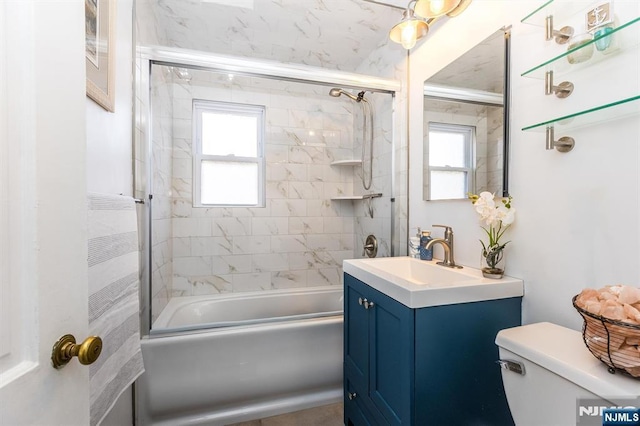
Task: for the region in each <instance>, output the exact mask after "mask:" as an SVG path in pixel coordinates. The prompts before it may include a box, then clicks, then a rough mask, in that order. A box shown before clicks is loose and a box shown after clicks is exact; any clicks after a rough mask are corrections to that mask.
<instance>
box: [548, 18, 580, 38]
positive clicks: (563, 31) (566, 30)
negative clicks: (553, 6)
mask: <svg viewBox="0 0 640 426" xmlns="http://www.w3.org/2000/svg"><path fill="white" fill-rule="evenodd" d="M544 30H545V40H551V39H555V41H556V43H558V44H565V43H566V42H568V41H569V39H570V38H571V36H572V35H573V27H570V26H566V27H562V28H560V29H559V30H554V29H553V15H549V16H547V17H546V18H545V20H544Z"/></svg>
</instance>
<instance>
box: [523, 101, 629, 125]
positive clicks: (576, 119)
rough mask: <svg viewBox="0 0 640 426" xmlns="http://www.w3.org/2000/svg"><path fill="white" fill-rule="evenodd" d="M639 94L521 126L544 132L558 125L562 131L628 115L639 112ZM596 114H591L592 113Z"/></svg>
mask: <svg viewBox="0 0 640 426" xmlns="http://www.w3.org/2000/svg"><path fill="white" fill-rule="evenodd" d="M638 100H640V95H636V96H632V97H630V98H626V99H622V100H620V101H616V102H612V103H609V104H605V105H600V106H597V107H594V108H590V109H586V110H584V111H580V112H576V113H575V114H569V115H565V116H564V117H558V118H554V119H553V120H548V121H543V122H542V123H537V124H532V125H530V126H527V127H523V128H522V130H523V131H533V132H545V131H546V129H547V127H556V126H558V127H560V128H561V129H562V131H563V132H564V131H568V130H571V129H578V128H581V127H588V126H592V125H596V124H598V123H602V122H605V121H613V120H617V119H620V118H624V117H628V116H631V115H635V114H639V113H640V102H637V101H638ZM596 112H597V113H598V114H593V113H596Z"/></svg>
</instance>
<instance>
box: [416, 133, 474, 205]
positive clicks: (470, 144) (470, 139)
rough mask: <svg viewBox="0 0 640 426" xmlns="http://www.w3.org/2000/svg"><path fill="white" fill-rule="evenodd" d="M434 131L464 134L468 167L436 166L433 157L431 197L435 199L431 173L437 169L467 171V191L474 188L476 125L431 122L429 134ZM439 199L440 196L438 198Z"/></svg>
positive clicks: (430, 171)
mask: <svg viewBox="0 0 640 426" xmlns="http://www.w3.org/2000/svg"><path fill="white" fill-rule="evenodd" d="M432 131H437V132H441V133H458V134H461V135H463V136H464V159H465V164H466V165H467V166H466V167H452V166H434V165H432V164H431V159H430V158H428V151H427V158H428V160H429V164H428V165H429V183H430V184H429V199H430V200H433V194H432V185H431V182H432V179H431V173H432V172H435V171H445V172H466V176H467V181H466V186H467V187H466V192H469V191H471V190H472V188H474V187H475V185H474V182H475V172H474V171H475V167H476V166H475V161H474V158H475V153H474V147H475V138H476V127H475V126H467V125H464V124H452V123H437V122H429V135H430V134H431V132H432ZM429 143H431V138H430V137H429ZM438 199H439V198H438Z"/></svg>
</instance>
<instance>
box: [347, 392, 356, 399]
mask: <svg viewBox="0 0 640 426" xmlns="http://www.w3.org/2000/svg"><path fill="white" fill-rule="evenodd" d="M356 396H358V394H357V393H355V392H348V393H347V398H349V401H353V400H354V399H356Z"/></svg>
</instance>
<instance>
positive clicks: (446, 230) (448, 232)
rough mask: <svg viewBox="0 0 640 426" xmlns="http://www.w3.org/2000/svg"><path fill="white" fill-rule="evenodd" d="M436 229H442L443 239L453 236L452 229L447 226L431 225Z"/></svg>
mask: <svg viewBox="0 0 640 426" xmlns="http://www.w3.org/2000/svg"><path fill="white" fill-rule="evenodd" d="M431 226H435V227H437V228H444V238H445V239H447V238H449V237H450V236H452V235H453V229H452V228H451V227H450V226H448V225H431Z"/></svg>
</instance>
